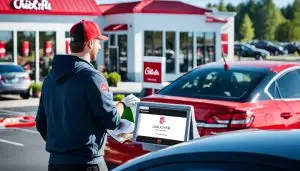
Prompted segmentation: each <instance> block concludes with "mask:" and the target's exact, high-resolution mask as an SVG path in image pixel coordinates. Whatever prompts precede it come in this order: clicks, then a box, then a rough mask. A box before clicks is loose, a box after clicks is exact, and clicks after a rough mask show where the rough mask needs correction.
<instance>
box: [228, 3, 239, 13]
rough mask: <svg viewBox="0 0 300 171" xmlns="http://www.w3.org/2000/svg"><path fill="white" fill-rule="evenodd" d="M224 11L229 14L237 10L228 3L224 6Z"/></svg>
mask: <svg viewBox="0 0 300 171" xmlns="http://www.w3.org/2000/svg"><path fill="white" fill-rule="evenodd" d="M226 9H227V11H230V12H235V11H236V10H237V9H236V7H235V6H234V5H233V4H232V3H228V4H227V5H226Z"/></svg>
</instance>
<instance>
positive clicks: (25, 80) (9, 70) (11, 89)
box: [0, 63, 31, 99]
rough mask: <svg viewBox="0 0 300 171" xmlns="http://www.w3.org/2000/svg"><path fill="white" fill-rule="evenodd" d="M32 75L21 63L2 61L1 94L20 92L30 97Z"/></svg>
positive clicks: (0, 66)
mask: <svg viewBox="0 0 300 171" xmlns="http://www.w3.org/2000/svg"><path fill="white" fill-rule="evenodd" d="M30 83H31V80H30V77H29V74H28V73H26V72H25V71H24V69H23V67H21V66H20V65H16V64H13V63H0V94H20V96H21V97H22V98H23V99H28V98H29V97H30V93H29V92H30Z"/></svg>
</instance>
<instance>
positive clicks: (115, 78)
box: [108, 72, 121, 86]
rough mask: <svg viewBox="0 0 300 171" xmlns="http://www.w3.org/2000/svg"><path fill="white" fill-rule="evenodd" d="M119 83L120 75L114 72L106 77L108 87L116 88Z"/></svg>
mask: <svg viewBox="0 0 300 171" xmlns="http://www.w3.org/2000/svg"><path fill="white" fill-rule="evenodd" d="M120 81H121V75H120V74H118V73H116V72H112V73H110V74H109V76H108V84H109V85H110V86H117V84H118V83H119V82H120Z"/></svg>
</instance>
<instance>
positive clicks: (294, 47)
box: [284, 42, 300, 55]
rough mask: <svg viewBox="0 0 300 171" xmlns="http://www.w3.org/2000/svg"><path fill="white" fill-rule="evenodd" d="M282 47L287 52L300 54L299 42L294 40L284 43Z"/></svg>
mask: <svg viewBox="0 0 300 171" xmlns="http://www.w3.org/2000/svg"><path fill="white" fill-rule="evenodd" d="M284 49H286V50H287V51H288V53H289V54H294V53H296V52H297V53H298V54H299V55H300V44H299V43H296V42H293V43H292V42H291V43H287V44H285V45H284Z"/></svg>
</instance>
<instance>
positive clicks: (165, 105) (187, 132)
mask: <svg viewBox="0 0 300 171" xmlns="http://www.w3.org/2000/svg"><path fill="white" fill-rule="evenodd" d="M141 106H147V107H154V108H161V109H169V110H181V111H186V112H187V114H186V118H187V119H186V126H185V128H186V130H185V135H184V141H183V142H187V141H189V140H190V139H192V135H191V134H192V131H191V129H192V120H193V119H192V117H193V115H194V107H193V106H192V105H183V104H170V103H156V102H139V103H138V104H137V108H136V117H135V128H134V134H133V143H136V144H142V146H143V149H144V150H148V151H156V150H159V149H163V148H166V147H168V146H170V145H164V144H157V143H147V142H140V141H137V137H138V135H137V130H138V125H139V122H140V121H139V115H140V114H139V113H140V112H139V111H140V108H141ZM157 139H160V138H157Z"/></svg>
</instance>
